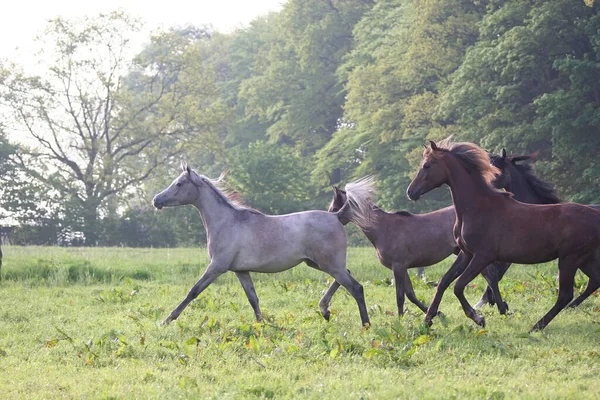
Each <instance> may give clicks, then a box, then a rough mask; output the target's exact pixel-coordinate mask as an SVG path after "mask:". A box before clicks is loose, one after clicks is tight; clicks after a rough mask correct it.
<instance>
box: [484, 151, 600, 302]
mask: <svg viewBox="0 0 600 400" xmlns="http://www.w3.org/2000/svg"><path fill="white" fill-rule="evenodd" d="M538 155H539V152H537V151H536V152H535V153H531V154H526V155H519V156H507V155H506V150H505V149H502V154H494V155H490V161H491V163H492V165H493V166H494V167H496V168H498V170H500V173H499V174H498V176H496V179H494V182H493V184H494V186H495V187H496V188H498V189H505V190H506V191H507V192H511V193H512V194H513V198H514V199H515V200H519V201H520V202H523V203H530V204H558V203H561V202H562V200H560V198H559V197H558V196H557V195H556V192H555V191H554V187H553V186H552V185H551V184H550V183H548V182H545V181H543V180H541V179H540V178H539V177H537V176H536V175H535V174H534V173H533V168H532V167H531V165H530V164H527V163H525V164H521V163H520V162H521V161H534V160H536V159H537V157H538ZM588 207H592V208H594V209H596V210H598V211H600V205H599V204H591V205H588ZM497 265H498V268H497V274H498V278H499V280H500V279H502V277H503V276H504V274H505V273H506V270H508V267H509V266H510V264H500V263H497ZM502 266H504V268H503V267H502ZM592 287H593V286H592ZM592 287H590V286H589V284H588V286H587V288H586V290H585V291H584V292H583V293H582V294H581V295H580V296H579V297H578V298H577V299H575V300H574V301H573V302H572V303H571V304H569V307H570V308H572V307H577V306H578V305H579V304H581V302H582V301H583V300H585V299H586V298H588V297H589V296H590V295H591V294H592V293H594V291H595V289H592ZM488 299H493V294H492V291H491V290H490V289H489V288H488V289H487V290H486V291H485V293H484V294H483V296H482V298H481V300H479V303H477V305H476V306H475V308H477V307H478V306H481V305H483V304H485V303H486V302H489V300H488Z"/></svg>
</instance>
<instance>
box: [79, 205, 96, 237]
mask: <svg viewBox="0 0 600 400" xmlns="http://www.w3.org/2000/svg"><path fill="white" fill-rule="evenodd" d="M82 232H83V235H84V238H85V239H84V245H85V246H96V245H97V244H98V206H97V205H96V204H95V203H87V204H84V210H83V228H82Z"/></svg>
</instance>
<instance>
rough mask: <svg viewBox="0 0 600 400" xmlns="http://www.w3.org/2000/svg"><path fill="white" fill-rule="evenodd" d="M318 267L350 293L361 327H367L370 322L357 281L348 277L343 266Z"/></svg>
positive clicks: (348, 273)
mask: <svg viewBox="0 0 600 400" xmlns="http://www.w3.org/2000/svg"><path fill="white" fill-rule="evenodd" d="M319 267H321V268H320V269H321V270H322V271H324V272H327V273H328V274H329V275H331V276H332V277H333V279H335V280H336V282H337V283H338V284H339V285H342V286H343V287H345V288H346V290H348V292H350V295H351V296H352V297H354V300H356V304H357V305H358V311H359V313H360V319H361V321H362V325H363V326H365V327H366V326H369V325H370V323H371V322H370V320H369V313H368V312H367V305H366V304H365V294H364V289H363V287H362V285H361V284H360V283H358V281H357V280H356V279H354V278H353V277H352V275H350V271H348V270H347V269H346V268H345V267H343V266H341V267H335V266H334V267H331V266H328V265H323V264H319ZM332 287H333V284H332ZM330 289H331V288H330ZM336 290H337V288H336ZM328 292H329V290H328ZM325 296H327V293H326V294H325ZM325 296H324V297H325ZM321 301H323V300H321ZM321 311H322V310H321Z"/></svg>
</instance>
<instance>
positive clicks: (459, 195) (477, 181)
mask: <svg viewBox="0 0 600 400" xmlns="http://www.w3.org/2000/svg"><path fill="white" fill-rule="evenodd" d="M446 160H447V162H446V165H447V167H446V168H447V174H448V182H447V184H448V186H450V194H451V196H452V203H453V204H454V208H455V210H456V215H457V217H458V218H460V219H462V217H463V216H464V215H465V214H467V213H468V212H470V211H473V210H474V208H475V207H474V205H476V204H478V203H479V202H480V201H481V200H482V199H484V198H486V197H488V196H489V195H490V194H492V193H493V192H492V189H491V188H490V187H489V185H488V184H487V183H486V182H485V181H484V179H483V177H482V176H481V175H480V174H478V173H475V174H470V173H469V172H468V171H467V170H466V169H465V168H464V167H463V166H462V165H461V163H460V162H459V161H458V160H457V159H455V158H454V157H446ZM476 212H477V211H476Z"/></svg>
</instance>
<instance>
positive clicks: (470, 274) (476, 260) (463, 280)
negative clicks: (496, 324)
mask: <svg viewBox="0 0 600 400" xmlns="http://www.w3.org/2000/svg"><path fill="white" fill-rule="evenodd" d="M489 263H490V259H489V257H487V256H481V255H479V254H475V255H474V256H473V258H472V259H471V261H470V262H469V265H468V266H467V269H466V270H465V272H463V274H462V275H461V276H460V278H458V280H457V281H456V283H455V284H454V294H455V295H456V297H457V298H458V301H460V304H461V306H462V308H463V311H464V312H465V314H466V316H467V317H469V318H471V319H472V320H473V321H474V322H475V323H476V324H477V325H479V326H481V327H484V326H485V318H483V316H482V315H479V314H477V311H475V309H474V308H473V307H471V305H470V304H469V302H468V301H467V299H466V298H465V287H466V286H467V285H468V284H469V282H471V281H472V280H473V279H475V278H476V277H477V275H479V274H480V273H481V272H482V271H483V270H484V269H485V267H487V266H488V265H489ZM495 286H496V289H497V288H498V283H497V282H496V284H495Z"/></svg>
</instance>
